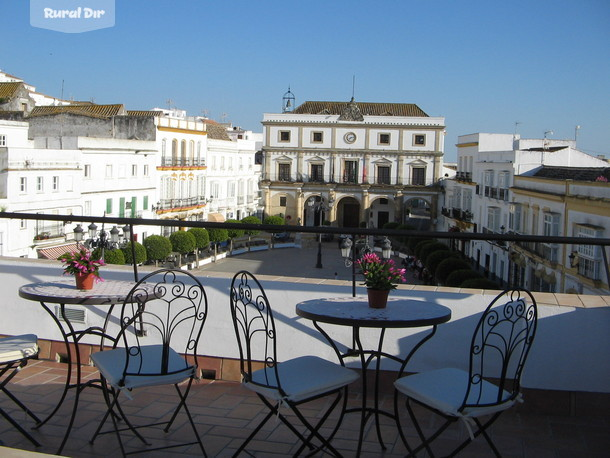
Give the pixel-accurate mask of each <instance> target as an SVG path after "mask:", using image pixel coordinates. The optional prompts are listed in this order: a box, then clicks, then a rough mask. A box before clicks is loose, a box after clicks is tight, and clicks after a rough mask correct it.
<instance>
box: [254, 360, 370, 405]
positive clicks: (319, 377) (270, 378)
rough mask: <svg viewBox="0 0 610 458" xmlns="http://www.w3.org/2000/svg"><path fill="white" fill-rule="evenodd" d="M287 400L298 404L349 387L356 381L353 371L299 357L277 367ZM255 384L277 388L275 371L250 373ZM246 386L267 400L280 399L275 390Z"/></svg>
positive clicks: (328, 362)
mask: <svg viewBox="0 0 610 458" xmlns="http://www.w3.org/2000/svg"><path fill="white" fill-rule="evenodd" d="M278 372H279V376H280V380H281V382H282V389H283V390H284V392H285V393H286V398H284V399H286V400H288V401H292V402H299V401H302V400H304V399H308V398H312V397H314V396H317V395H319V394H323V393H327V392H329V391H332V390H334V389H337V388H341V387H343V386H345V385H348V384H350V383H352V382H354V381H355V380H357V379H358V377H359V375H358V373H357V372H356V371H353V370H352V369H348V368H347V367H343V366H341V365H339V364H335V363H331V362H330V361H326V360H325V359H322V358H318V357H316V356H302V357H299V358H295V359H291V360H288V361H284V362H283V363H279V364H278ZM252 380H253V381H254V382H257V383H261V384H265V385H271V386H272V387H273V386H277V380H276V378H275V371H274V370H273V369H269V368H266V369H261V370H258V371H256V372H254V373H253V374H252ZM245 386H246V387H248V388H249V389H251V390H252V391H255V392H257V393H260V394H261V395H263V396H265V397H266V398H269V399H275V400H277V401H280V400H282V399H283V398H282V395H281V394H280V392H279V391H278V390H277V389H273V388H267V387H262V386H258V385H255V384H254V383H245Z"/></svg>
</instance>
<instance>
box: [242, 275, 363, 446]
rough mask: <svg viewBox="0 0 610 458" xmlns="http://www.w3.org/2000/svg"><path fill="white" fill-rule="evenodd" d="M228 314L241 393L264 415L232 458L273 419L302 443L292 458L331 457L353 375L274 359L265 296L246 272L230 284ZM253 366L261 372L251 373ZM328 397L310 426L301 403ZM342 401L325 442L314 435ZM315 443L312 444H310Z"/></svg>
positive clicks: (316, 362)
mask: <svg viewBox="0 0 610 458" xmlns="http://www.w3.org/2000/svg"><path fill="white" fill-rule="evenodd" d="M231 315H232V317H233V324H234V326H235V334H236V337H237V343H238V346H239V355H240V364H241V366H240V367H241V374H242V377H243V382H242V383H243V384H244V386H245V387H246V388H248V389H250V390H252V391H254V392H255V393H256V394H257V395H258V397H259V398H260V399H261V401H262V402H263V403H264V404H265V405H266V406H267V407H268V408H269V412H268V414H267V415H266V416H265V418H263V420H262V421H261V422H260V423H259V425H258V426H257V427H256V428H255V429H254V431H253V432H252V433H251V434H250V436H249V437H248V438H247V439H246V440H245V441H244V442H243V443H242V445H241V446H240V447H239V449H238V450H237V452H236V453H235V456H237V455H238V454H239V453H240V452H241V451H242V450H244V448H245V447H246V445H247V444H248V443H249V442H250V440H252V438H253V437H254V436H255V435H256V434H257V433H258V432H259V431H260V429H261V428H262V427H263V425H264V424H265V423H266V422H267V421H268V420H269V419H270V418H272V417H273V416H274V415H276V416H277V417H278V418H279V419H280V420H281V421H282V422H283V423H284V424H285V425H286V426H287V427H288V428H289V429H290V430H291V431H292V432H293V433H294V434H295V435H296V436H297V437H298V438H299V439H300V440H301V442H302V445H301V447H300V448H299V450H298V451H297V452H296V453H295V456H296V455H299V454H300V453H301V451H302V450H303V449H304V448H305V447H308V448H309V449H310V452H311V451H312V450H314V451H315V450H317V449H324V448H325V449H327V450H328V451H330V453H332V454H334V455H335V456H340V453H339V452H338V451H337V450H336V449H335V448H334V447H333V446H332V445H331V443H330V441H331V440H332V438H333V437H334V435H335V434H336V432H337V430H338V429H339V426H340V425H341V421H342V420H343V415H344V413H345V407H346V403H347V386H348V385H349V384H350V383H352V382H354V381H356V380H358V378H359V375H358V374H357V373H356V372H355V371H353V370H351V369H348V368H346V367H344V366H342V365H339V364H335V363H332V362H330V361H326V360H324V359H321V358H318V357H315V356H303V357H298V358H294V359H291V360H288V361H283V362H279V361H278V359H277V341H276V331H275V322H274V319H273V313H272V311H271V307H270V305H269V300H268V299H267V295H266V294H265V291H264V290H263V287H262V286H261V284H260V283H259V282H258V280H256V278H255V277H254V276H253V275H252V274H251V273H249V272H246V271H240V272H238V273H237V274H235V276H234V277H233V281H232V282H231ZM257 361H259V362H262V363H263V364H264V367H263V368H261V369H258V370H256V369H255V365H256V364H257ZM331 395H334V399H333V401H332V402H331V403H330V405H329V406H328V409H327V410H326V411H325V412H324V414H323V415H322V416H321V417H320V418H319V419H318V421H317V423H315V424H312V423H311V422H310V421H309V420H308V419H306V418H305V416H304V415H303V414H302V413H301V411H300V410H299V407H300V406H301V405H302V404H305V403H307V402H309V401H313V400H315V399H319V398H322V397H325V396H331ZM341 400H343V403H342V407H341V411H340V415H339V418H338V420H337V423H336V424H335V426H334V428H333V429H332V432H331V434H330V435H328V436H327V437H323V436H322V435H321V434H320V428H321V427H322V426H323V425H324V424H325V423H326V420H327V419H328V417H329V415H330V414H331V413H332V411H333V410H334V409H335V407H336V406H337V405H338V404H339V402H340V401H341ZM282 406H285V407H287V408H289V409H290V410H291V411H292V412H293V413H294V414H295V415H296V417H297V419H298V421H299V422H300V423H301V424H302V425H303V426H304V427H305V431H304V432H303V433H302V432H301V431H299V430H298V429H297V428H296V427H295V426H294V425H292V423H290V421H289V419H288V418H287V417H286V416H284V415H283V414H282V413H281V411H280V409H281V407H282ZM314 440H315V441H316V443H317V444H318V446H317V447H315V446H314V445H313V441H314Z"/></svg>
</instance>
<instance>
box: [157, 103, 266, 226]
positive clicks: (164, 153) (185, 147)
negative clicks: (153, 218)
mask: <svg viewBox="0 0 610 458" xmlns="http://www.w3.org/2000/svg"><path fill="white" fill-rule="evenodd" d="M155 122H156V125H157V142H158V148H159V151H161V154H160V162H159V163H158V165H157V173H158V176H159V182H160V186H159V199H160V200H159V202H158V203H157V205H156V206H155V211H156V213H157V215H158V216H159V217H160V218H166V219H179V220H185V219H188V220H199V221H217V222H218V221H225V220H226V219H238V220H239V219H242V218H243V217H245V216H249V215H252V214H256V213H257V210H258V207H259V197H258V180H259V176H260V167H259V166H256V165H255V163H254V162H255V154H256V151H257V149H256V148H257V142H256V134H253V133H252V132H246V131H245V132H246V134H245V135H244V136H246V137H248V139H244V138H241V139H240V138H237V137H236V138H235V139H232V138H231V137H230V136H229V135H228V134H227V129H226V128H225V127H224V126H222V125H220V124H218V123H216V122H214V121H211V120H208V119H205V118H186V117H185V116H183V115H178V116H177V115H176V114H175V113H173V114H172V115H171V117H164V116H157V117H156V118H155ZM259 135H260V134H259Z"/></svg>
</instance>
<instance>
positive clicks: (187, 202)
mask: <svg viewBox="0 0 610 458" xmlns="http://www.w3.org/2000/svg"><path fill="white" fill-rule="evenodd" d="M206 203H207V199H206V198H205V197H203V196H199V197H188V198H186V199H161V200H160V201H159V203H158V205H157V206H155V208H154V209H155V210H171V209H174V208H184V207H194V206H197V205H205V204H206Z"/></svg>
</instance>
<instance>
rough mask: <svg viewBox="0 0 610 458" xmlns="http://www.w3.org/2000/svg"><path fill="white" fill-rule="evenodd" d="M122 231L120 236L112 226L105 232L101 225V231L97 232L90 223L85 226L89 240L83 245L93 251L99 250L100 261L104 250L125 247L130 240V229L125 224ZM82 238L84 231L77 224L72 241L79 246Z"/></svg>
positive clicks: (93, 224)
mask: <svg viewBox="0 0 610 458" xmlns="http://www.w3.org/2000/svg"><path fill="white" fill-rule="evenodd" d="M122 229H123V233H122V234H121V233H120V231H119V229H118V228H117V227H116V226H113V227H112V229H110V231H108V232H106V231H105V230H104V225H103V224H102V229H101V230H100V231H99V232H98V230H97V225H96V224H95V223H91V224H89V226H87V235H88V236H89V238H88V239H87V240H85V241H84V243H83V244H84V245H85V246H86V247H87V248H93V249H94V250H95V249H98V248H99V249H100V250H101V256H100V259H104V252H105V251H106V250H115V249H117V248H120V247H122V246H124V245H126V244H127V242H129V241H130V240H131V227H130V226H129V225H128V224H126V225H125V226H124V227H123V228H122ZM84 237H85V230H84V229H83V227H82V225H81V224H77V225H76V227H75V228H74V240H75V241H76V243H77V244H80V243H81V242H83V239H84Z"/></svg>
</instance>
